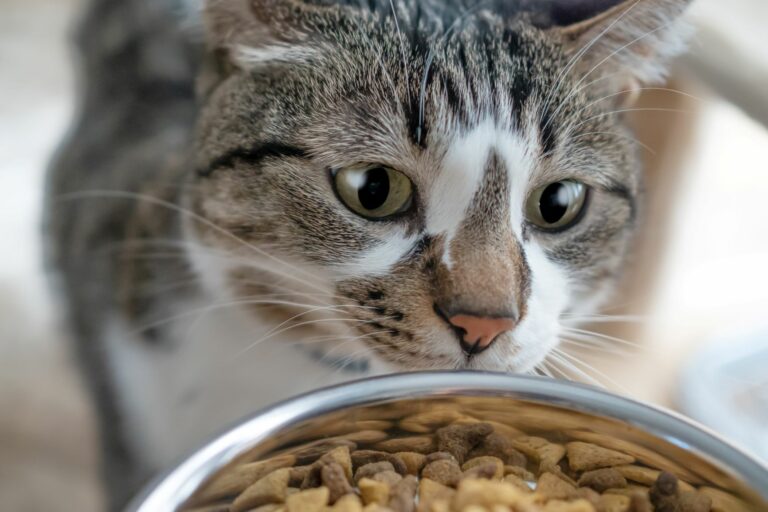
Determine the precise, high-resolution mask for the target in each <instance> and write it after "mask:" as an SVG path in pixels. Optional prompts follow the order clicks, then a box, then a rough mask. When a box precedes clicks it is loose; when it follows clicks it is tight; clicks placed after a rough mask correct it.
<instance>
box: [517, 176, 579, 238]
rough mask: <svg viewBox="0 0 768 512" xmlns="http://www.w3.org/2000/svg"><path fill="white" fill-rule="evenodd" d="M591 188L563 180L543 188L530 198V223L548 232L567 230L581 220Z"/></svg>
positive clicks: (527, 207) (527, 213) (527, 209)
mask: <svg viewBox="0 0 768 512" xmlns="http://www.w3.org/2000/svg"><path fill="white" fill-rule="evenodd" d="M588 192H589V188H588V187H587V186H586V185H584V184H583V183H580V182H578V181H572V180H563V181H558V182H555V183H550V184H549V185H547V186H545V187H542V188H540V189H538V190H536V191H534V193H533V194H531V196H530V197H529V198H528V204H527V205H526V216H527V217H528V221H529V222H531V223H532V224H534V225H536V226H538V227H539V228H542V229H546V230H553V231H557V230H563V229H567V228H569V227H571V226H573V225H574V224H576V222H578V221H579V219H580V218H581V214H582V212H583V211H584V209H585V207H586V204H587V194H588Z"/></svg>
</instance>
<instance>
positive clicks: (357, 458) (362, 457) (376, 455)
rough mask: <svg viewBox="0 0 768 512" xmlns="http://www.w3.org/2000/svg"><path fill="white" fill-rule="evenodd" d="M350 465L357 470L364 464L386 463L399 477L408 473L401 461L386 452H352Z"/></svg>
mask: <svg viewBox="0 0 768 512" xmlns="http://www.w3.org/2000/svg"><path fill="white" fill-rule="evenodd" d="M351 457H352V464H353V465H354V467H356V468H359V467H360V466H365V465H366V464H371V463H373V462H382V461H386V462H389V463H390V464H392V467H393V468H394V470H395V471H396V472H398V473H400V474H401V475H405V474H407V473H408V468H407V467H406V465H405V463H404V462H403V460H402V459H401V458H400V457H398V456H397V455H395V454H392V453H387V452H381V451H376V450H357V451H355V452H352V454H351Z"/></svg>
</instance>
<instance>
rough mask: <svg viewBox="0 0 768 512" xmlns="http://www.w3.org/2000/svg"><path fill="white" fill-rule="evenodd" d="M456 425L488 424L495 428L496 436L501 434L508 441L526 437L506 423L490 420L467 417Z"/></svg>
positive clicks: (459, 420)
mask: <svg viewBox="0 0 768 512" xmlns="http://www.w3.org/2000/svg"><path fill="white" fill-rule="evenodd" d="M454 423H455V424H456V425H467V424H470V423H488V424H489V425H490V426H491V427H493V431H494V432H495V433H496V434H500V435H502V436H504V437H506V438H507V439H515V438H516V437H520V436H523V435H525V432H523V431H521V430H519V429H516V428H515V427H511V426H509V425H507V424H505V423H501V422H498V421H493V420H488V419H484V420H478V419H476V418H469V417H465V418H460V419H458V420H456V421H455V422H454Z"/></svg>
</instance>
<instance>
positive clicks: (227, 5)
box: [204, 0, 327, 73]
mask: <svg viewBox="0 0 768 512" xmlns="http://www.w3.org/2000/svg"><path fill="white" fill-rule="evenodd" d="M323 9H326V8H324V7H319V6H316V5H307V4H304V3H303V2H301V1H297V0H206V1H205V8H204V19H205V32H206V42H207V44H208V48H209V50H210V53H211V54H212V55H214V56H215V58H216V60H217V66H218V68H219V71H220V72H223V73H226V72H227V71H228V70H229V71H231V70H233V69H251V68H255V67H258V66H259V65H263V64H268V63H271V62H291V61H294V60H296V61H300V60H302V59H307V58H309V57H310V56H311V54H312V51H313V49H312V47H311V45H309V44H308V39H309V38H310V36H311V34H312V32H313V29H314V28H316V27H317V25H318V23H321V22H322V21H323V20H324V18H323V14H327V13H323V12H322V11H323Z"/></svg>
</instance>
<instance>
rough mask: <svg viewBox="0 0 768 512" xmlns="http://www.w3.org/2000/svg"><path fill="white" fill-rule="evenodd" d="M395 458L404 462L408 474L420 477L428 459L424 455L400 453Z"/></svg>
mask: <svg viewBox="0 0 768 512" xmlns="http://www.w3.org/2000/svg"><path fill="white" fill-rule="evenodd" d="M395 456H396V457H399V458H400V460H402V461H403V463H404V464H405V467H406V472H407V473H408V474H409V475H414V476H419V473H421V470H422V468H424V466H425V465H426V464H427V457H426V456H425V455H424V454H422V453H416V452H398V453H396V454H395ZM398 472H399V471H398ZM401 474H402V473H401Z"/></svg>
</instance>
